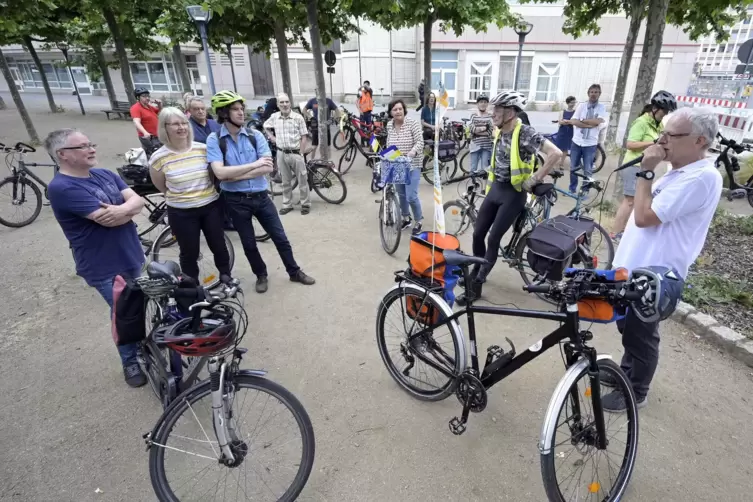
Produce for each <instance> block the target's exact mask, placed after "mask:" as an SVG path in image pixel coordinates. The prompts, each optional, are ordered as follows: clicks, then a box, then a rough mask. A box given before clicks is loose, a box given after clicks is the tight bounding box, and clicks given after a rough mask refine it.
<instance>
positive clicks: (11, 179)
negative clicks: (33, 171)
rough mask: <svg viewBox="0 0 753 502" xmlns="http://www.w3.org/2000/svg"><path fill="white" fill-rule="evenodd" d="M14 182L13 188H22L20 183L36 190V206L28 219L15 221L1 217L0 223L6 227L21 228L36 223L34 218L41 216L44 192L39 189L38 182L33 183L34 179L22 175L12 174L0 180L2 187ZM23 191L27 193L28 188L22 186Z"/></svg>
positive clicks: (0, 186)
mask: <svg viewBox="0 0 753 502" xmlns="http://www.w3.org/2000/svg"><path fill="white" fill-rule="evenodd" d="M11 183H13V184H14V185H13V186H12V187H11V189H12V190H18V189H19V188H20V186H19V184H20V185H24V186H28V187H31V191H32V192H34V198H35V199H36V201H37V202H36V205H35V206H34V212H33V213H32V214H31V216H29V217H28V218H27V219H25V220H22V221H20V222H14V221H9V220H6V219H5V218H2V217H0V224H3V225H5V226H6V227H10V228H21V227H25V226H26V225H31V224H32V223H34V220H36V219H37V218H38V217H39V213H40V212H41V211H42V192H41V191H40V190H39V187H38V186H37V184H36V183H33V182H32V181H30V180H28V179H26V178H22V177H20V176H10V177H8V178H5V179H4V180H3V181H1V182H0V189H2V187H3V186H5V185H8V184H11ZM22 191H23V192H24V196H25V195H26V190H25V189H23V188H22Z"/></svg>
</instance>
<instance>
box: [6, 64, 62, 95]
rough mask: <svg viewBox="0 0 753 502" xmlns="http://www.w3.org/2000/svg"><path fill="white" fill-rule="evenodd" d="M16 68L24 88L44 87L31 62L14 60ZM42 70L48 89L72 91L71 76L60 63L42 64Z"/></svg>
mask: <svg viewBox="0 0 753 502" xmlns="http://www.w3.org/2000/svg"><path fill="white" fill-rule="evenodd" d="M16 67H17V68H18V72H19V74H20V76H21V80H23V82H24V87H39V88H42V87H44V86H43V85H42V76H41V75H40V73H39V70H38V69H37V66H36V65H35V64H34V62H33V61H23V60H16ZM42 70H43V71H44V74H45V75H46V76H47V82H48V83H49V84H50V89H73V82H71V75H70V73H68V68H66V66H65V64H64V63H63V62H62V61H56V62H54V63H42Z"/></svg>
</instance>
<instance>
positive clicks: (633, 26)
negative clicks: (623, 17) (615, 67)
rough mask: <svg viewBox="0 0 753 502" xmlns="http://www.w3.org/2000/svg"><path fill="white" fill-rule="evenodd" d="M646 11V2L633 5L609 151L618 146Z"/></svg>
mask: <svg viewBox="0 0 753 502" xmlns="http://www.w3.org/2000/svg"><path fill="white" fill-rule="evenodd" d="M645 9H646V0H637V1H633V2H632V5H631V10H630V12H629V15H630V26H629V28H628V34H627V38H626V39H625V49H624V50H623V51H622V60H621V61H620V70H619V72H618V73H617V84H616V85H615V90H614V100H613V101H612V110H611V113H610V114H609V126H608V127H607V139H606V144H607V150H608V151H609V150H613V149H614V148H615V147H616V146H617V145H616V142H617V128H618V127H619V125H620V115H621V114H622V105H623V103H624V101H625V88H626V87H627V79H628V75H629V74H630V63H632V61H633V52H635V42H636V40H638V32H639V31H640V29H641V21H642V20H643V12H644V11H645Z"/></svg>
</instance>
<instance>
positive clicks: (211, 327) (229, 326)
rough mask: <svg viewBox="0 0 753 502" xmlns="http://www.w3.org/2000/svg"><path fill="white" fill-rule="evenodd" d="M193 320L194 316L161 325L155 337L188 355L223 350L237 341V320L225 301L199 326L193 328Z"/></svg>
mask: <svg viewBox="0 0 753 502" xmlns="http://www.w3.org/2000/svg"><path fill="white" fill-rule="evenodd" d="M193 322H194V320H193V319H192V318H191V317H187V318H185V319H181V320H180V321H178V322H176V323H175V324H172V325H170V326H164V327H161V328H158V329H157V330H156V331H155V332H154V333H153V334H152V339H153V340H154V342H155V343H156V344H157V345H160V346H163V345H164V346H167V347H169V348H170V349H172V350H174V351H175V352H178V353H179V354H182V355H184V356H211V355H213V354H218V353H220V352H223V351H224V350H226V349H228V348H229V347H231V346H233V345H234V344H235V342H236V338H237V336H236V335H237V333H238V327H237V324H236V322H235V320H234V319H233V316H232V312H231V311H230V310H228V309H226V308H223V307H222V306H221V305H218V306H216V307H215V308H214V309H213V311H212V312H211V313H210V314H209V315H208V316H206V317H202V318H201V320H200V322H199V327H198V329H196V330H192V329H191V325H192V324H193Z"/></svg>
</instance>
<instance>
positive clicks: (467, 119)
mask: <svg viewBox="0 0 753 502" xmlns="http://www.w3.org/2000/svg"><path fill="white" fill-rule="evenodd" d="M460 120H462V121H463V122H468V121H469V120H471V119H469V118H464V119H460Z"/></svg>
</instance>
